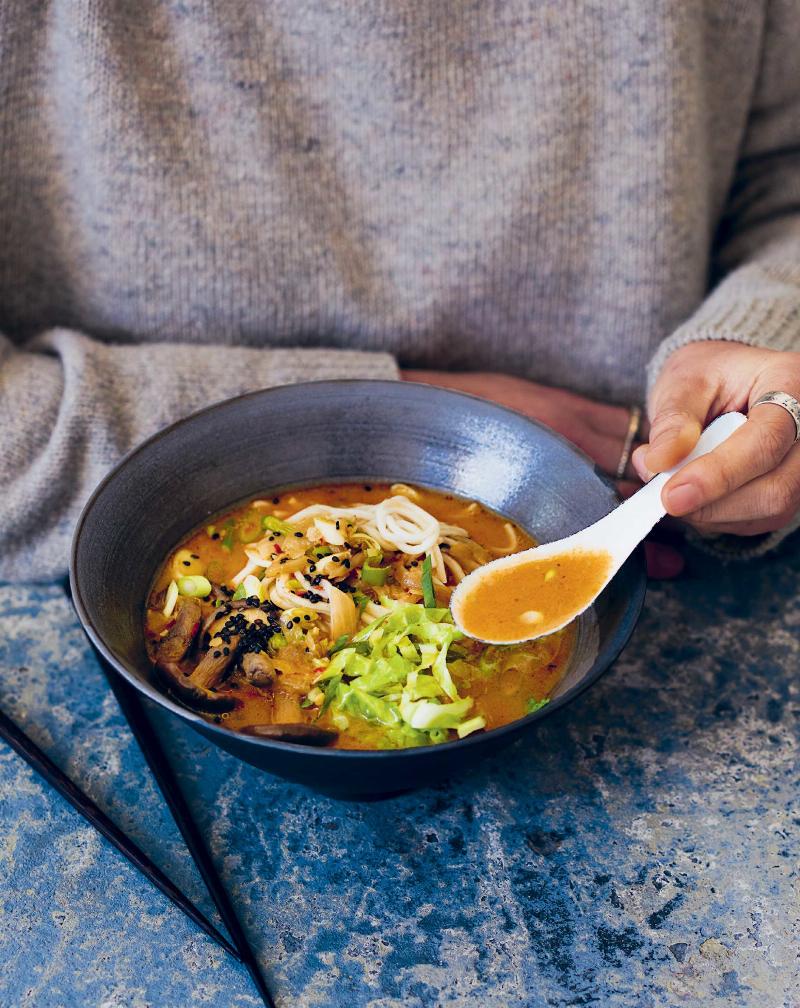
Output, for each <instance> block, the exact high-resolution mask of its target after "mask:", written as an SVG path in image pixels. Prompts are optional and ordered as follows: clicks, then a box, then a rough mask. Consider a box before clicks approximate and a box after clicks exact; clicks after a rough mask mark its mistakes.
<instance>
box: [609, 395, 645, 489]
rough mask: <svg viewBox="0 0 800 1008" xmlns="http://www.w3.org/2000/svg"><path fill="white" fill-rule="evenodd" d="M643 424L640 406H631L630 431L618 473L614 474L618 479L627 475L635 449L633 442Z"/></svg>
mask: <svg viewBox="0 0 800 1008" xmlns="http://www.w3.org/2000/svg"><path fill="white" fill-rule="evenodd" d="M641 423H642V411H641V408H640V407H639V406H631V408H630V412H629V415H628V430H627V431H626V432H625V441H624V442H623V445H622V454H621V455H620V457H619V462H618V463H617V471H616V473H615V474H614V475H615V478H616V479H618V480H619V479H622V477H623V476H624V475H625V470H626V469H627V468H628V462H630V458H631V450H632V448H633V442H634V441H635V440H636V435H637V434H638V433H639V427H640V426H641Z"/></svg>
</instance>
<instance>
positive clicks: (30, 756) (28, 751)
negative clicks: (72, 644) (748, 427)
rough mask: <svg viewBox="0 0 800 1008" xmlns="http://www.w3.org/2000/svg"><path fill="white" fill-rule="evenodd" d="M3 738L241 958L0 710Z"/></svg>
mask: <svg viewBox="0 0 800 1008" xmlns="http://www.w3.org/2000/svg"><path fill="white" fill-rule="evenodd" d="M0 738H2V739H3V740H4V741H5V742H7V743H8V744H9V745H10V746H11V748H12V749H13V750H14V751H15V752H16V753H18V754H19V755H20V756H21V757H22V758H23V759H24V760H25V762H26V763H28V765H29V766H31V767H33V769H34V770H35V771H36V772H37V773H38V774H39V776H40V777H43V778H44V779H45V780H46V781H47V783H48V784H50V785H52V787H54V788H55V789H56V791H58V793H59V794H60V795H61V797H62V798H64V799H65V801H68V802H69V804H70V805H71V806H72V807H73V808H74V809H75V811H76V812H80V814H81V815H82V816H83V817H84V819H86V820H87V821H88V822H90V823H91V824H92V826H94V828H95V829H96V830H97V831H98V833H101V834H102V835H103V836H104V837H105V838H106V840H108V841H109V843H111V844H113V845H114V846H115V847H116V848H117V850H118V851H119V852H120V854H124V855H125V857H126V858H127V859H128V861H130V863H131V864H132V865H134V866H135V867H136V868H138V869H139V871H140V872H141V873H142V874H143V875H144V876H145V877H146V878H148V879H149V880H150V881H151V882H152V883H153V885H154V886H155V887H156V888H157V889H160V890H161V892H162V893H164V895H165V896H166V897H167V899H169V900H171V901H172V902H173V903H174V904H175V906H176V907H178V909H180V910H183V912H184V913H185V914H186V916H187V917H190V918H191V919H192V920H193V921H194V922H195V924H197V926H198V927H199V928H201V930H203V931H205V933H206V934H207V935H208V937H209V938H213V940H214V941H215V942H216V943H217V944H218V945H221V946H222V948H224V949H225V951H226V952H228V953H229V954H230V955H232V956H233V957H234V959H239V958H240V957H239V953H238V952H237V951H236V949H235V948H234V947H233V946H232V945H231V943H230V942H229V941H228V939H227V938H225V936H224V935H223V934H221V933H220V932H219V931H218V930H217V929H216V928H215V927H214V925H213V924H212V923H211V921H210V920H208V918H207V917H205V916H204V915H203V914H202V913H201V912H200V910H198V909H197V907H196V906H195V905H194V903H192V901H191V900H190V899H189V898H188V897H187V896H185V895H184V894H183V893H182V892H181V891H180V889H179V888H178V887H177V886H176V885H175V883H174V882H173V881H172V880H171V879H170V878H168V876H166V875H165V874H164V873H163V872H162V871H161V869H160V868H159V867H158V865H156V864H154V863H153V862H152V861H151V860H150V858H149V857H148V856H147V855H146V854H145V852H144V851H143V850H142V849H141V847H139V846H138V844H136V843H134V841H133V840H131V838H130V837H129V836H127V835H126V834H125V833H123V832H122V830H121V829H120V828H119V826H117V825H116V823H114V822H112V820H111V819H109V817H108V816H107V815H106V814H105V812H104V811H103V810H102V809H101V808H100V807H99V806H98V805H96V804H95V803H94V802H93V801H92V799H91V798H90V797H89V796H88V795H87V794H85V793H84V792H83V791H81V789H80V788H79V787H78V786H77V785H76V784H75V783H74V782H73V781H71V780H70V779H69V777H67V775H66V774H65V773H64V772H63V770H59V768H58V767H57V766H56V765H55V763H54V762H53V761H52V760H51V759H50V757H49V756H47V755H46V754H45V753H44V752H42V750H41V749H40V748H39V746H37V745H36V743H35V742H34V741H33V739H31V738H29V737H28V736H27V735H26V734H25V732H24V731H22V729H21V728H20V727H19V726H18V725H16V724H15V723H14V722H13V721H12V720H11V718H9V717H8V715H6V714H5V713H3V711H2V710H0Z"/></svg>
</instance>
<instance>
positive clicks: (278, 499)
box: [272, 497, 281, 504]
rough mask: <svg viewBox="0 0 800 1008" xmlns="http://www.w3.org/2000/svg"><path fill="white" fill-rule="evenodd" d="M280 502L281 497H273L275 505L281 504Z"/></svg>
mask: <svg viewBox="0 0 800 1008" xmlns="http://www.w3.org/2000/svg"><path fill="white" fill-rule="evenodd" d="M280 502H281V499H280V497H273V498H272V503H273V504H280Z"/></svg>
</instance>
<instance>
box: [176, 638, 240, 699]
mask: <svg viewBox="0 0 800 1008" xmlns="http://www.w3.org/2000/svg"><path fill="white" fill-rule="evenodd" d="M239 639H240V638H239V637H238V636H233V637H231V639H230V641H227V642H226V641H223V639H222V638H221V637H212V638H211V640H210V641H209V644H208V651H206V653H205V654H204V655H203V657H202V658H201V659H200V661H199V662H198V663H197V665H196V666H195V668H194V669H192V671H191V672H190V673H189V675H188V676H186V677H185V678H186V681H187V682H189V683H191V684H192V685H193V686H199V687H200V688H201V689H206V690H207V689H210V688H211V687H212V686H216V685H218V684H219V683H220V682H221V681H222V677H223V676H224V675H225V673H226V672H227V670H228V666H229V665H230V664H231V662H232V661H233V659H234V656H235V654H236V649H237V647H238V646H239Z"/></svg>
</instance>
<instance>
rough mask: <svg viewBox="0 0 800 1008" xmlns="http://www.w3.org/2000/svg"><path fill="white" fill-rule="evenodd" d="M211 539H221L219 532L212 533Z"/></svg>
mask: <svg viewBox="0 0 800 1008" xmlns="http://www.w3.org/2000/svg"><path fill="white" fill-rule="evenodd" d="M211 538H212V539H219V532H214V533H212V535H211Z"/></svg>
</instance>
